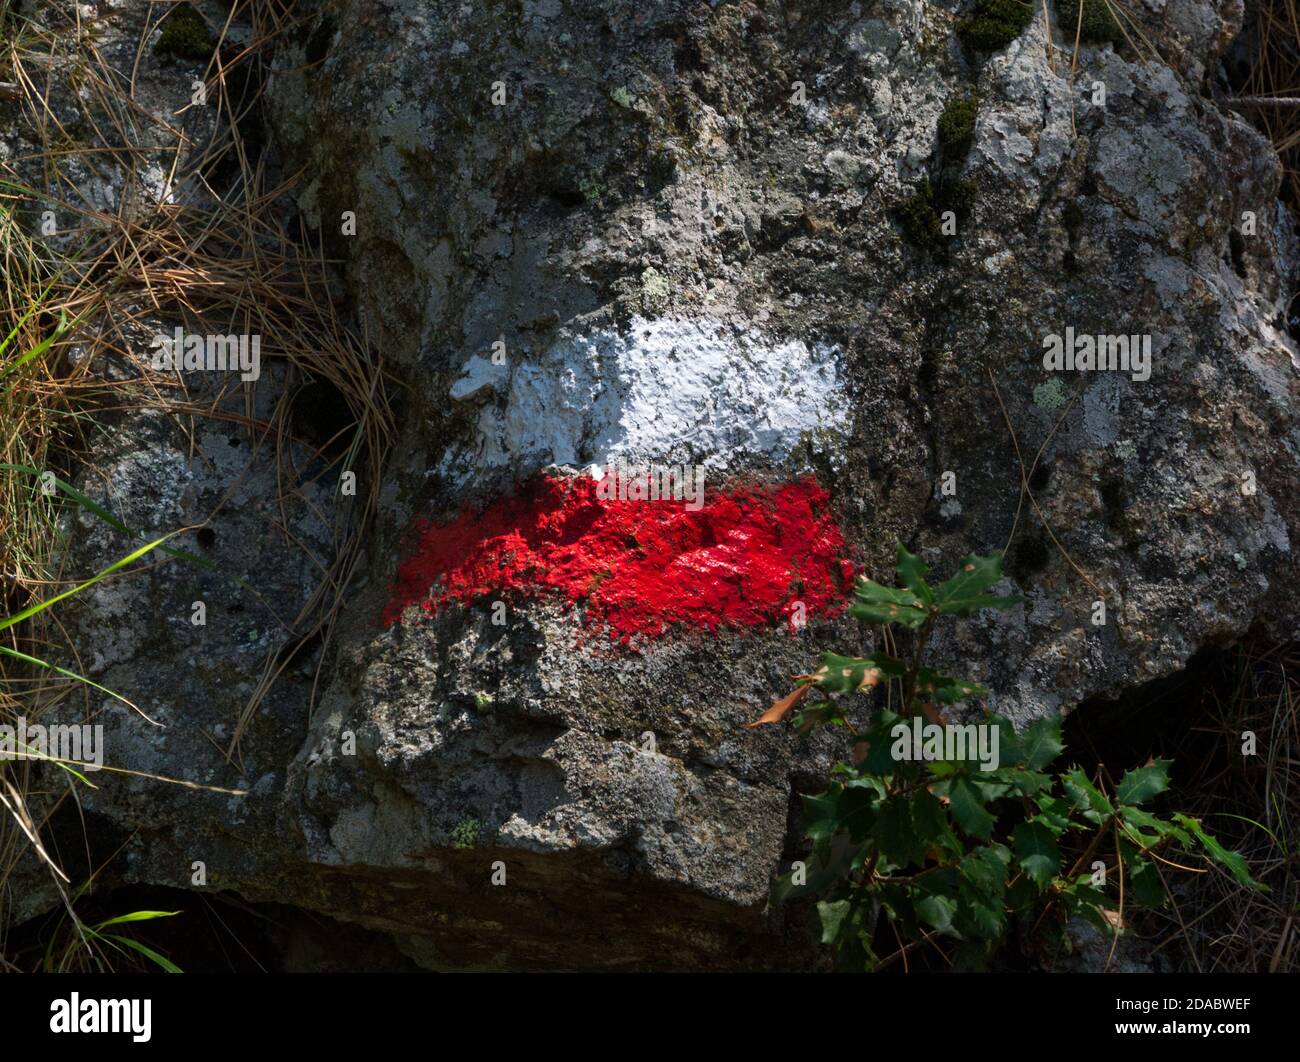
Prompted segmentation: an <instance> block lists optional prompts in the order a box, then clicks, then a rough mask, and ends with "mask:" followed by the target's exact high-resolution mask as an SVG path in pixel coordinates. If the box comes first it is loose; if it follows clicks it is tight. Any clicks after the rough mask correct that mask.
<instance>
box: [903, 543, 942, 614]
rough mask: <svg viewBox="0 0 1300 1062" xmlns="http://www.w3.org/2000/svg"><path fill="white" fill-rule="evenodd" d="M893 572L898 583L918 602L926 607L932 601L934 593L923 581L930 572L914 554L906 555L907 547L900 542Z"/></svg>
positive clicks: (923, 562)
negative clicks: (918, 600)
mask: <svg viewBox="0 0 1300 1062" xmlns="http://www.w3.org/2000/svg"><path fill="white" fill-rule="evenodd" d="M895 571H897V572H898V581H899V582H900V583H902V584H903V585H904V586H905V587H907V588H908V589H909V590H911V591H912V593H913V594H915V595H916V596H917V597H918V598H920V600H922V601H924V602H925V603H926V604H927V605H928V604H930V603H931V602H933V601H934V591H933V590H932V589H930V584H929V583H927V582H926V581H925V577H926V575H927V574H928V573H929V571H930V568H929V565H927V564H926V563H925V561H923V560H921V558H920V557H918V556H917V555H916V554H915V553H908V552H907V547H906V546H904V545H903V544H902V543H901V542H900V543H899V544H898V566H897V567H896V569H895Z"/></svg>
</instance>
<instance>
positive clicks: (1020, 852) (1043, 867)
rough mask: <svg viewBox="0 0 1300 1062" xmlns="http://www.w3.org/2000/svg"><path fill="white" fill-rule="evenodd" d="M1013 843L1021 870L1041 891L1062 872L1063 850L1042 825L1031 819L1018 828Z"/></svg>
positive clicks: (1048, 830)
mask: <svg viewBox="0 0 1300 1062" xmlns="http://www.w3.org/2000/svg"><path fill="white" fill-rule="evenodd" d="M1013 843H1014V845H1015V851H1016V859H1017V860H1019V862H1020V867H1021V869H1022V870H1024V872H1025V873H1026V874H1027V875H1028V876H1029V878H1030V879H1031V880H1032V881H1033V883H1034V884H1035V885H1037V886H1038V887H1039V888H1040V889H1043V888H1046V887H1047V884H1048V882H1050V881H1051V880H1052V879H1053V878H1054V877H1056V875H1057V874H1059V873H1060V872H1061V850H1060V848H1058V847H1057V845H1056V838H1055V837H1054V836H1053V835H1052V831H1051V830H1050V829H1048V828H1047V827H1046V826H1044V825H1043V824H1042V823H1039V822H1035V821H1034V820H1032V819H1031V820H1030V821H1029V822H1025V823H1022V824H1021V825H1019V826H1017V827H1016V835H1015V837H1014V839H1013Z"/></svg>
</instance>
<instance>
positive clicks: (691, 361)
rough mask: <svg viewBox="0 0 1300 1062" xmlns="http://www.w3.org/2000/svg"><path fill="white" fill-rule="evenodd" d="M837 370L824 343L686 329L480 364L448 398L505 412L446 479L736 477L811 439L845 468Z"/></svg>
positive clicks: (648, 329) (636, 331)
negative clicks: (563, 471) (484, 400)
mask: <svg viewBox="0 0 1300 1062" xmlns="http://www.w3.org/2000/svg"><path fill="white" fill-rule="evenodd" d="M838 363H839V352H838V350H837V349H836V348H834V347H831V346H827V345H825V344H820V343H819V344H815V345H813V346H809V345H808V344H806V343H803V342H801V341H799V340H787V341H784V342H774V341H773V340H771V339H768V338H766V337H764V336H763V335H762V334H761V333H759V332H757V331H754V330H750V331H745V332H741V331H738V330H736V329H733V328H730V327H728V326H726V325H723V324H721V323H719V322H716V321H709V320H690V319H676V318H658V319H656V320H652V321H647V320H643V319H641V318H635V319H634V320H633V321H632V323H631V326H630V328H629V329H628V331H627V332H626V333H620V332H618V331H615V330H601V331H598V332H595V333H593V334H591V335H587V336H581V337H576V338H566V339H563V340H561V341H559V342H557V343H556V344H555V345H554V346H552V347H551V348H550V349H548V350H547V351H546V352H545V353H544V354H543V355H542V356H541V357H539V358H537V359H534V360H531V361H528V362H524V363H521V364H512V363H509V362H508V363H507V364H506V365H500V366H498V365H493V364H492V362H491V361H490V360H489V359H487V358H483V357H474V358H472V359H471V360H470V362H469V363H468V364H467V365H466V366H465V370H464V372H463V373H462V375H461V377H460V378H459V379H458V380H457V381H456V382H455V384H454V385H453V386H452V389H451V395H452V397H453V398H456V399H466V398H470V397H473V396H475V395H477V396H479V397H480V398H481V397H482V396H483V392H484V391H485V390H486V389H491V391H493V392H494V393H495V398H496V401H494V402H489V403H488V404H486V405H485V406H484V407H483V409H482V410H481V411H480V413H479V417H478V421H477V424H476V430H475V434H476V436H477V438H476V439H475V440H474V442H473V444H472V445H471V446H469V447H468V448H466V449H462V450H456V451H453V452H452V453H450V454H448V456H447V457H446V459H445V460H444V461H443V464H442V467H441V469H440V471H441V472H442V473H443V474H444V475H447V476H448V477H449V478H451V479H452V480H453V481H454V482H458V483H464V482H466V481H468V480H469V479H470V478H472V477H473V475H474V473H475V471H483V470H492V469H498V468H503V467H512V468H514V470H515V471H516V472H517V473H518V474H519V475H521V476H524V475H528V474H530V473H532V472H535V471H537V470H538V469H540V468H543V467H545V466H547V465H564V466H568V467H571V468H584V467H590V466H593V465H605V464H611V463H614V462H625V463H629V464H630V463H636V462H646V461H661V462H679V463H695V464H702V465H704V466H706V467H710V468H717V469H726V468H729V467H732V466H733V465H734V464H736V463H737V461H738V460H741V459H743V458H744V457H745V456H747V455H748V456H751V457H759V458H766V459H768V460H770V461H773V462H777V463H785V462H788V461H789V459H790V457H791V454H792V452H793V451H794V450H795V448H796V446H797V445H798V443H799V442H800V439H801V438H803V437H805V435H806V434H808V433H814V432H815V433H816V440H817V444H818V448H819V449H821V450H828V451H830V453H831V456H832V459H836V458H838V457H839V456H840V455H841V454H842V450H843V444H844V440H845V436H846V434H847V431H848V428H849V423H850V417H849V411H848V401H847V398H846V397H845V394H844V391H843V387H842V384H841V381H840V373H839V364H838ZM796 470H797V469H791V471H796Z"/></svg>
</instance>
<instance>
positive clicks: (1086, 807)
mask: <svg viewBox="0 0 1300 1062" xmlns="http://www.w3.org/2000/svg"><path fill="white" fill-rule="evenodd" d="M1061 785H1062V786H1064V787H1065V792H1066V793H1067V794H1068V795H1069V797H1070V799H1071V800H1072V801H1073V802H1074V809H1075V810H1076V811H1078V812H1079V813H1080V814H1081V815H1082V816H1083V817H1084V818H1085V819H1087V820H1088V821H1089V822H1092V823H1096V824H1098V825H1100V824H1101V822H1102V821H1103V820H1105V819H1109V818H1110V817H1111V816H1112V815H1114V814H1115V809H1114V808H1113V807H1111V803H1110V801H1109V800H1107V799H1106V797H1105V795H1104V794H1103V793H1102V792H1101V790H1099V789H1098V788H1097V787H1096V786H1095V785H1093V784H1092V783H1091V782H1090V781H1088V777H1087V775H1085V774H1084V773H1083V771H1081V770H1079V768H1078V767H1075V768H1074V769H1073V770H1071V771H1070V772H1069V773H1068V774H1066V775H1064V776H1063V777H1062V778H1061Z"/></svg>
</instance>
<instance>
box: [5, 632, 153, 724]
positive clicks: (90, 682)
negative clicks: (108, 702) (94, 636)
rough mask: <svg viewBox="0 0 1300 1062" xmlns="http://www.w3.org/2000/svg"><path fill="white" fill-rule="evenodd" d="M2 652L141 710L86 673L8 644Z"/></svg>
mask: <svg viewBox="0 0 1300 1062" xmlns="http://www.w3.org/2000/svg"><path fill="white" fill-rule="evenodd" d="M0 653H3V654H4V655H5V656H12V657H13V658H14V659H15V660H21V661H23V662H24V663H27V664H36V665H38V666H40V667H43V668H46V669H48V670H50V671H55V672H58V674H60V675H63V676H65V677H66V678H70V679H76V680H77V681H78V682H84V683H85V684H86V685H87V686H91V687H93V688H94V689H97V690H99V692H100V693H107V694H108V695H109V696H110V697H112V698H113V699H114V700H118V701H121V702H122V703H123V704H125V705H126V706H127V707H128V708H135V710H136V711H139V709H138V708H136V707H135V705H134V704H132V703H131V702H130V701H128V700H127V699H126V698H125V697H123V696H122V695H121V694H120V693H115V692H114V691H113V690H110V689H109V688H108V687H107V686H101V685H100V684H99V683H98V682H96V681H95V680H94V679H88V678H86V676H85V675H79V674H77V672H75V671H69V670H68V669H67V668H66V667H59V665H58V664H51V663H50V662H49V661H48V660H41V659H40V658H39V657H35V656H29V655H28V654H27V653H24V652H21V651H20V650H18V649H10V648H9V647H8V646H7V645H0Z"/></svg>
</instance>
